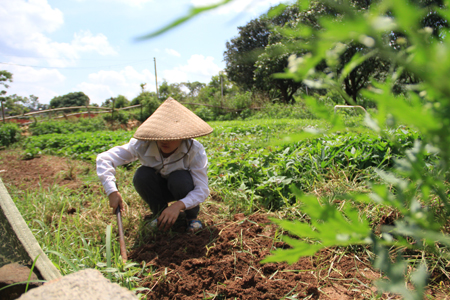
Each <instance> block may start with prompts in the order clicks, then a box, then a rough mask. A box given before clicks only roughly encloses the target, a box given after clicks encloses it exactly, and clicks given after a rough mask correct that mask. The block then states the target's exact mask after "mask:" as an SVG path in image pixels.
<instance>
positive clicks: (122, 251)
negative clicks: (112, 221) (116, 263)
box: [116, 206, 128, 262]
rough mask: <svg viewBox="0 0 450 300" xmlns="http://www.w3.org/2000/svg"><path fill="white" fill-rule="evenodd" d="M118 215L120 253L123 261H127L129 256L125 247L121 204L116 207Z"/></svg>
mask: <svg viewBox="0 0 450 300" xmlns="http://www.w3.org/2000/svg"><path fill="white" fill-rule="evenodd" d="M116 215H117V227H119V242H120V255H122V260H123V262H126V261H127V259H128V257H127V248H126V247H125V238H124V236H123V226H122V215H121V214H120V206H118V207H117V209H116Z"/></svg>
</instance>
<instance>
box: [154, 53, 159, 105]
mask: <svg viewBox="0 0 450 300" xmlns="http://www.w3.org/2000/svg"><path fill="white" fill-rule="evenodd" d="M153 61H154V62H155V83H156V99H157V100H158V99H159V95H158V75H157V74H156V57H153Z"/></svg>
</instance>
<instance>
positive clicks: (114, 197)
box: [108, 192, 125, 214]
mask: <svg viewBox="0 0 450 300" xmlns="http://www.w3.org/2000/svg"><path fill="white" fill-rule="evenodd" d="M108 198H109V206H110V207H112V208H113V214H115V213H116V209H117V207H120V211H121V212H123V211H124V210H125V209H124V208H123V200H122V195H120V193H119V192H112V193H111V194H109V196H108Z"/></svg>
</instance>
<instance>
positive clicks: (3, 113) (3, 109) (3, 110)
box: [0, 100, 5, 123]
mask: <svg viewBox="0 0 450 300" xmlns="http://www.w3.org/2000/svg"><path fill="white" fill-rule="evenodd" d="M0 102H1V103H2V116H3V123H5V108H4V107H3V100H1V101H0Z"/></svg>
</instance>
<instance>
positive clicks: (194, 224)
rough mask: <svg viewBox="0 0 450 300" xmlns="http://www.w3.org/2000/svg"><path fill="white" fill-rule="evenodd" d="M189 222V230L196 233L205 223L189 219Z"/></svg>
mask: <svg viewBox="0 0 450 300" xmlns="http://www.w3.org/2000/svg"><path fill="white" fill-rule="evenodd" d="M187 222H188V227H187V232H191V233H194V232H197V231H199V230H200V229H202V228H203V224H202V222H200V221H199V220H188V221H187Z"/></svg>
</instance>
